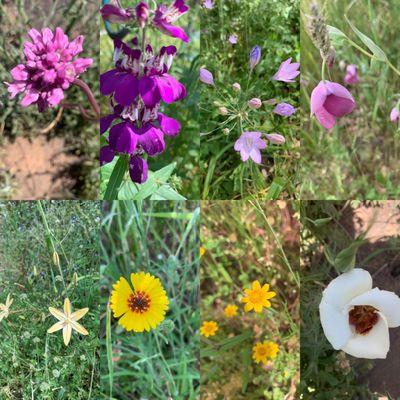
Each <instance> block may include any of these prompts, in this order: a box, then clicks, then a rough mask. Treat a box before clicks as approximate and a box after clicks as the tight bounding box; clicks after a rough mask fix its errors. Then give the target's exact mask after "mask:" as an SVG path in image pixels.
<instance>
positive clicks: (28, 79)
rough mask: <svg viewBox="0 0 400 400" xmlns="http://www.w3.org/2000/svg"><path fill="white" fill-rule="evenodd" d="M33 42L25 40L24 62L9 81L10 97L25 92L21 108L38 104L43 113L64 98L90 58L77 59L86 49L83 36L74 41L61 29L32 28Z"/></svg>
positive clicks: (18, 66)
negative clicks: (65, 92) (53, 30)
mask: <svg viewBox="0 0 400 400" xmlns="http://www.w3.org/2000/svg"><path fill="white" fill-rule="evenodd" d="M28 36H29V37H30V38H31V40H32V42H30V41H27V42H25V43H24V53H25V59H26V61H25V63H24V64H19V65H17V66H16V67H14V68H13V69H12V70H11V76H12V78H13V82H12V83H7V82H6V85H7V86H8V92H9V93H10V95H11V98H14V97H15V96H16V95H17V94H18V93H24V94H25V96H24V97H23V98H22V100H21V105H22V107H28V106H30V105H31V104H37V106H38V109H39V111H40V112H42V111H44V110H45V109H46V108H48V107H54V106H56V105H57V104H59V103H60V102H61V100H62V99H63V98H64V90H66V89H68V88H69V86H70V85H71V83H73V82H74V80H75V79H76V78H77V77H78V76H79V75H80V74H81V73H83V72H85V71H86V70H87V68H88V67H89V66H90V65H92V63H93V60H92V59H91V58H77V59H74V58H75V57H76V56H77V55H78V54H79V53H81V52H82V51H83V47H82V44H83V40H84V38H83V36H78V37H76V38H75V39H74V40H72V41H71V42H70V41H69V40H68V37H67V35H65V34H64V32H63V30H62V29H61V28H56V30H55V32H54V33H53V32H52V31H51V30H50V29H49V28H43V29H42V31H41V32H39V31H37V30H36V29H31V30H30V31H29V32H28Z"/></svg>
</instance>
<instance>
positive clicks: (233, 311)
mask: <svg viewBox="0 0 400 400" xmlns="http://www.w3.org/2000/svg"><path fill="white" fill-rule="evenodd" d="M237 310H238V307H237V306H235V305H234V304H229V305H227V306H226V307H225V310H224V312H225V316H227V317H228V318H232V317H234V316H235V315H237Z"/></svg>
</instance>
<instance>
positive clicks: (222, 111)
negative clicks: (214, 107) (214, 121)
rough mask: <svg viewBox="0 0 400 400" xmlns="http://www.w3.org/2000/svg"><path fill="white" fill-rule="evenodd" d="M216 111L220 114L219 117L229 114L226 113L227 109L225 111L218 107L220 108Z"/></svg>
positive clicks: (223, 108) (224, 108)
mask: <svg viewBox="0 0 400 400" xmlns="http://www.w3.org/2000/svg"><path fill="white" fill-rule="evenodd" d="M218 111H219V113H220V114H221V115H228V113H229V111H228V109H227V108H226V107H220V108H219V109H218Z"/></svg>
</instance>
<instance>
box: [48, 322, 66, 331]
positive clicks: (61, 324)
mask: <svg viewBox="0 0 400 400" xmlns="http://www.w3.org/2000/svg"><path fill="white" fill-rule="evenodd" d="M62 328H64V322H63V321H58V322H56V323H55V324H54V325H53V326H52V327H50V328H49V329H47V333H54V332H57V331H59V330H61V329H62Z"/></svg>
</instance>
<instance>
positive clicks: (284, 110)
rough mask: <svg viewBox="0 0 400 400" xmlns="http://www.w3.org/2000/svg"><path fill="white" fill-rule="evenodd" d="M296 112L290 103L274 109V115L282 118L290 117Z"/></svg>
mask: <svg viewBox="0 0 400 400" xmlns="http://www.w3.org/2000/svg"><path fill="white" fill-rule="evenodd" d="M295 112H296V109H295V108H294V107H293V106H292V105H291V104H289V103H279V104H277V105H276V106H275V108H274V113H275V114H278V115H281V116H282V117H290V116H291V115H292V114H294V113H295Z"/></svg>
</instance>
